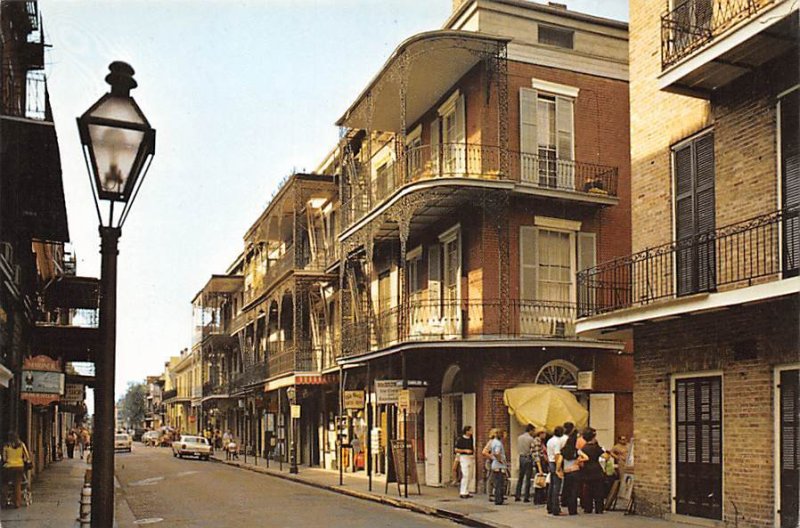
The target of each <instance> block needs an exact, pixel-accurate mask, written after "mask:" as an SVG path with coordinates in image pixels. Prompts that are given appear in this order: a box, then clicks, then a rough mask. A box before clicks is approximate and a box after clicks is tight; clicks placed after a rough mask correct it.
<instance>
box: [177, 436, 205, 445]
mask: <svg viewBox="0 0 800 528" xmlns="http://www.w3.org/2000/svg"><path fill="white" fill-rule="evenodd" d="M181 442H187V443H190V444H205V443H206V439H205V438H203V437H202V436H184V437H183V438H181Z"/></svg>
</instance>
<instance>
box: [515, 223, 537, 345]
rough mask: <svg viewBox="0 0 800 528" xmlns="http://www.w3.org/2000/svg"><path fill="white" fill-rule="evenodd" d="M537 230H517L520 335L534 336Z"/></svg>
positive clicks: (531, 228) (535, 328)
mask: <svg viewBox="0 0 800 528" xmlns="http://www.w3.org/2000/svg"><path fill="white" fill-rule="evenodd" d="M537 235H538V230H537V229H536V228H535V227H534V226H520V228H519V246H520V247H519V256H520V262H519V299H520V302H519V305H520V307H519V328H520V333H521V334H522V335H535V334H536V333H537V326H536V300H537V299H536V290H537V288H536V282H537V280H538V278H539V274H538V271H539V269H538V266H539V263H538V259H537V258H536V257H537V251H538V245H539V244H538V241H537V240H538V236H537Z"/></svg>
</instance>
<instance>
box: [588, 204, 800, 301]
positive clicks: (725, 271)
mask: <svg viewBox="0 0 800 528" xmlns="http://www.w3.org/2000/svg"><path fill="white" fill-rule="evenodd" d="M798 252H800V210H798V209H792V210H780V211H775V212H772V213H769V214H766V215H762V216H758V217H756V218H752V219H750V220H747V221H744V222H740V223H737V224H733V225H729V226H726V227H722V228H720V229H717V230H715V231H711V232H708V233H703V234H700V235H696V236H691V237H686V238H683V239H681V240H678V241H674V242H671V243H669V244H664V245H662V246H658V247H653V248H648V249H645V250H644V251H640V252H638V253H634V254H632V255H628V256H626V257H621V258H618V259H614V260H611V261H609V262H606V263H604V264H600V265H599V266H595V267H593V268H589V269H586V270H583V271H580V272H579V273H578V316H579V317H589V316H593V315H598V314H602V313H607V312H612V311H615V310H620V309H623V308H630V307H633V306H643V305H647V304H651V303H654V302H657V301H660V300H663V299H672V298H675V297H679V296H683V295H690V294H694V293H703V292H714V291H717V289H718V288H719V287H721V286H726V287H731V288H733V287H741V286H750V285H752V284H754V283H757V282H760V281H767V280H770V279H773V280H777V279H779V278H781V277H782V276H788V275H792V274H796V273H797V270H798V263H800V254H798ZM781 256H782V258H781Z"/></svg>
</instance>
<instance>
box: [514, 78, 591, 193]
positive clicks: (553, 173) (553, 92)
mask: <svg viewBox="0 0 800 528" xmlns="http://www.w3.org/2000/svg"><path fill="white" fill-rule="evenodd" d="M533 84H534V88H521V89H520V94H519V100H520V171H521V178H522V181H524V182H529V183H534V184H536V185H539V186H542V187H550V188H558V189H564V190H574V189H575V167H574V162H573V159H574V150H575V149H574V143H575V141H574V104H575V97H577V94H578V90H577V89H576V88H572V87H569V86H562V85H558V84H555V83H547V82H544V81H534V83H533Z"/></svg>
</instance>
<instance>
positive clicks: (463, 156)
mask: <svg viewBox="0 0 800 528" xmlns="http://www.w3.org/2000/svg"><path fill="white" fill-rule="evenodd" d="M465 106H466V105H465V104H464V94H461V95H459V96H458V99H457V100H456V137H455V138H454V139H455V140H454V141H453V143H455V144H454V145H451V147H450V148H452V149H454V150H455V151H454V152H453V157H454V158H455V172H456V174H459V175H463V174H464V173H465V172H466V171H467V155H468V153H467V118H466V109H465Z"/></svg>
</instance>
